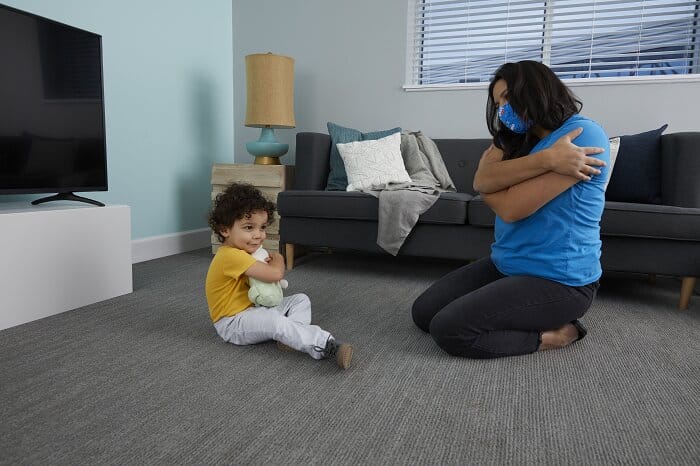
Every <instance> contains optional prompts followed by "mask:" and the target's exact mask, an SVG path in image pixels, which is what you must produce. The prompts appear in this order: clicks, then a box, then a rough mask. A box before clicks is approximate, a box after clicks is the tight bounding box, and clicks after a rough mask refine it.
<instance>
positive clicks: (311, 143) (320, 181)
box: [294, 133, 331, 190]
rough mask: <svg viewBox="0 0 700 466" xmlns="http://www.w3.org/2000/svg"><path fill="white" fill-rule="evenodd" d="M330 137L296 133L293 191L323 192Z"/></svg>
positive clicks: (328, 159)
mask: <svg viewBox="0 0 700 466" xmlns="http://www.w3.org/2000/svg"><path fill="white" fill-rule="evenodd" d="M330 152H331V137H330V136H329V135H327V134H323V133H297V141H296V155H295V157H296V159H295V160H296V161H295V168H294V189H300V190H306V189H311V190H324V189H326V183H327V182H328V172H329V171H330Z"/></svg>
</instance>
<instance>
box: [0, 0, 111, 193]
mask: <svg viewBox="0 0 700 466" xmlns="http://www.w3.org/2000/svg"><path fill="white" fill-rule="evenodd" d="M103 94H104V92H103V84H102V37H101V36H100V35H98V34H94V33H92V32H88V31H84V30H82V29H78V28H75V27H72V26H68V25H65V24H61V23H58V22H56V21H52V20H49V19H46V18H42V17H41V16H37V15H34V14H31V13H26V12H23V11H20V10H17V9H15V8H11V7H8V6H5V5H2V4H0V194H26V193H57V194H56V195H54V196H49V197H45V198H42V199H37V200H35V201H32V204H38V203H41V202H46V201H48V200H62V199H68V200H79V201H84V202H89V203H91V204H96V205H102V204H101V203H100V202H97V201H95V200H92V199H87V198H84V197H82V196H77V195H75V194H74V192H90V191H106V190H107V151H106V141H105V126H104V121H105V119H104V96H103Z"/></svg>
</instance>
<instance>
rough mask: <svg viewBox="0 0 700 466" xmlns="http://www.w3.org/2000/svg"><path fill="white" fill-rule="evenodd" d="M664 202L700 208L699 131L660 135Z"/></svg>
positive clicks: (662, 200)
mask: <svg viewBox="0 0 700 466" xmlns="http://www.w3.org/2000/svg"><path fill="white" fill-rule="evenodd" d="M661 202H662V204H664V205H672V206H677V207H700V132H696V131H693V132H686V133H672V134H664V135H663V136H661Z"/></svg>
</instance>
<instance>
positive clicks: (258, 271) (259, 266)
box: [245, 252, 284, 283]
mask: <svg viewBox="0 0 700 466" xmlns="http://www.w3.org/2000/svg"><path fill="white" fill-rule="evenodd" d="M245 274H246V275H247V276H248V277H252V278H257V279H258V280H260V281H263V282H268V283H272V282H278V281H280V280H282V279H283V278H284V257H282V254H280V253H279V252H273V253H271V254H270V261H269V262H260V261H257V262H255V264H253V265H251V266H250V267H248V270H246V271H245Z"/></svg>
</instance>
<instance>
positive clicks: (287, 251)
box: [284, 243, 294, 270]
mask: <svg viewBox="0 0 700 466" xmlns="http://www.w3.org/2000/svg"><path fill="white" fill-rule="evenodd" d="M284 256H285V259H286V260H287V270H292V268H293V267H294V245H293V244H289V243H287V244H285V245H284Z"/></svg>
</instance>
